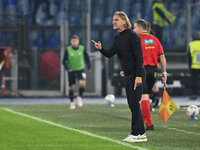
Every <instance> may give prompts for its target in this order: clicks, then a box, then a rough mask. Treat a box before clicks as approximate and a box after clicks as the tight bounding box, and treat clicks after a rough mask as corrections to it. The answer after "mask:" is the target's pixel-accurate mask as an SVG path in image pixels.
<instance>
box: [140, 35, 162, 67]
mask: <svg viewBox="0 0 200 150" xmlns="http://www.w3.org/2000/svg"><path fill="white" fill-rule="evenodd" d="M139 37H140V39H141V45H142V53H143V58H144V66H147V65H150V66H157V64H158V56H160V55H162V54H164V52H163V48H162V45H161V44H160V41H159V40H158V39H157V38H156V37H155V36H153V35H151V34H148V33H142V34H140V35H139Z"/></svg>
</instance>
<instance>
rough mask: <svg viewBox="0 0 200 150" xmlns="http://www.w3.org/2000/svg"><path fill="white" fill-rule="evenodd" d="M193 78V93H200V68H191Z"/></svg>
mask: <svg viewBox="0 0 200 150" xmlns="http://www.w3.org/2000/svg"><path fill="white" fill-rule="evenodd" d="M191 79H192V82H191V83H192V93H193V94H194V95H197V94H198V88H199V87H198V84H199V81H200V69H191Z"/></svg>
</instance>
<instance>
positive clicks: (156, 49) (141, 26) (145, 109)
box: [133, 19, 167, 130]
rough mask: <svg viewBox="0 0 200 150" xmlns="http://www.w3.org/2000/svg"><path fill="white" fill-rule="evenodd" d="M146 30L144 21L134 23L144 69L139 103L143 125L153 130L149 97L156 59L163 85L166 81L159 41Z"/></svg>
mask: <svg viewBox="0 0 200 150" xmlns="http://www.w3.org/2000/svg"><path fill="white" fill-rule="evenodd" d="M148 29H149V28H148V23H147V22H146V21H145V20H143V19H139V20H136V21H134V29H133V31H135V32H136V33H137V34H138V35H139V37H140V39H141V46H142V53H143V59H144V67H145V71H146V82H145V86H144V88H143V94H142V98H141V102H140V103H141V110H142V116H143V122H144V123H145V121H146V128H145V129H146V130H154V125H153V123H152V120H151V111H150V103H149V95H150V93H151V92H152V87H153V85H154V83H155V81H156V76H157V72H158V68H157V65H158V59H160V65H161V68H162V74H163V76H162V82H163V83H164V85H166V81H167V72H166V66H167V65H166V59H165V55H164V52H163V48H162V45H161V43H160V41H159V40H158V39H157V38H156V37H155V36H153V35H151V34H149V32H148Z"/></svg>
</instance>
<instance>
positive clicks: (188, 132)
mask: <svg viewBox="0 0 200 150" xmlns="http://www.w3.org/2000/svg"><path fill="white" fill-rule="evenodd" d="M156 126H158V127H161V128H166V129H169V130H175V131H177V132H184V133H187V134H196V135H200V133H197V132H190V131H186V130H181V129H177V128H170V127H167V126H160V125H156Z"/></svg>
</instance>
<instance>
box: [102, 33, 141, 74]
mask: <svg viewBox="0 0 200 150" xmlns="http://www.w3.org/2000/svg"><path fill="white" fill-rule="evenodd" d="M100 52H101V53H102V54H103V55H104V56H106V57H108V58H110V57H112V56H113V55H115V54H117V56H118V58H119V60H120V63H121V67H122V70H123V71H124V72H125V73H126V72H128V73H132V72H133V73H134V74H135V75H136V76H138V77H141V76H142V70H143V69H144V67H143V55H142V48H141V42H140V38H139V36H138V35H137V34H136V33H135V32H133V31H131V30H130V29H126V30H124V31H122V32H120V33H119V34H118V35H117V36H116V37H115V40H114V43H113V45H112V47H111V48H110V49H108V50H105V49H104V48H102V49H101V50H100Z"/></svg>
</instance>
